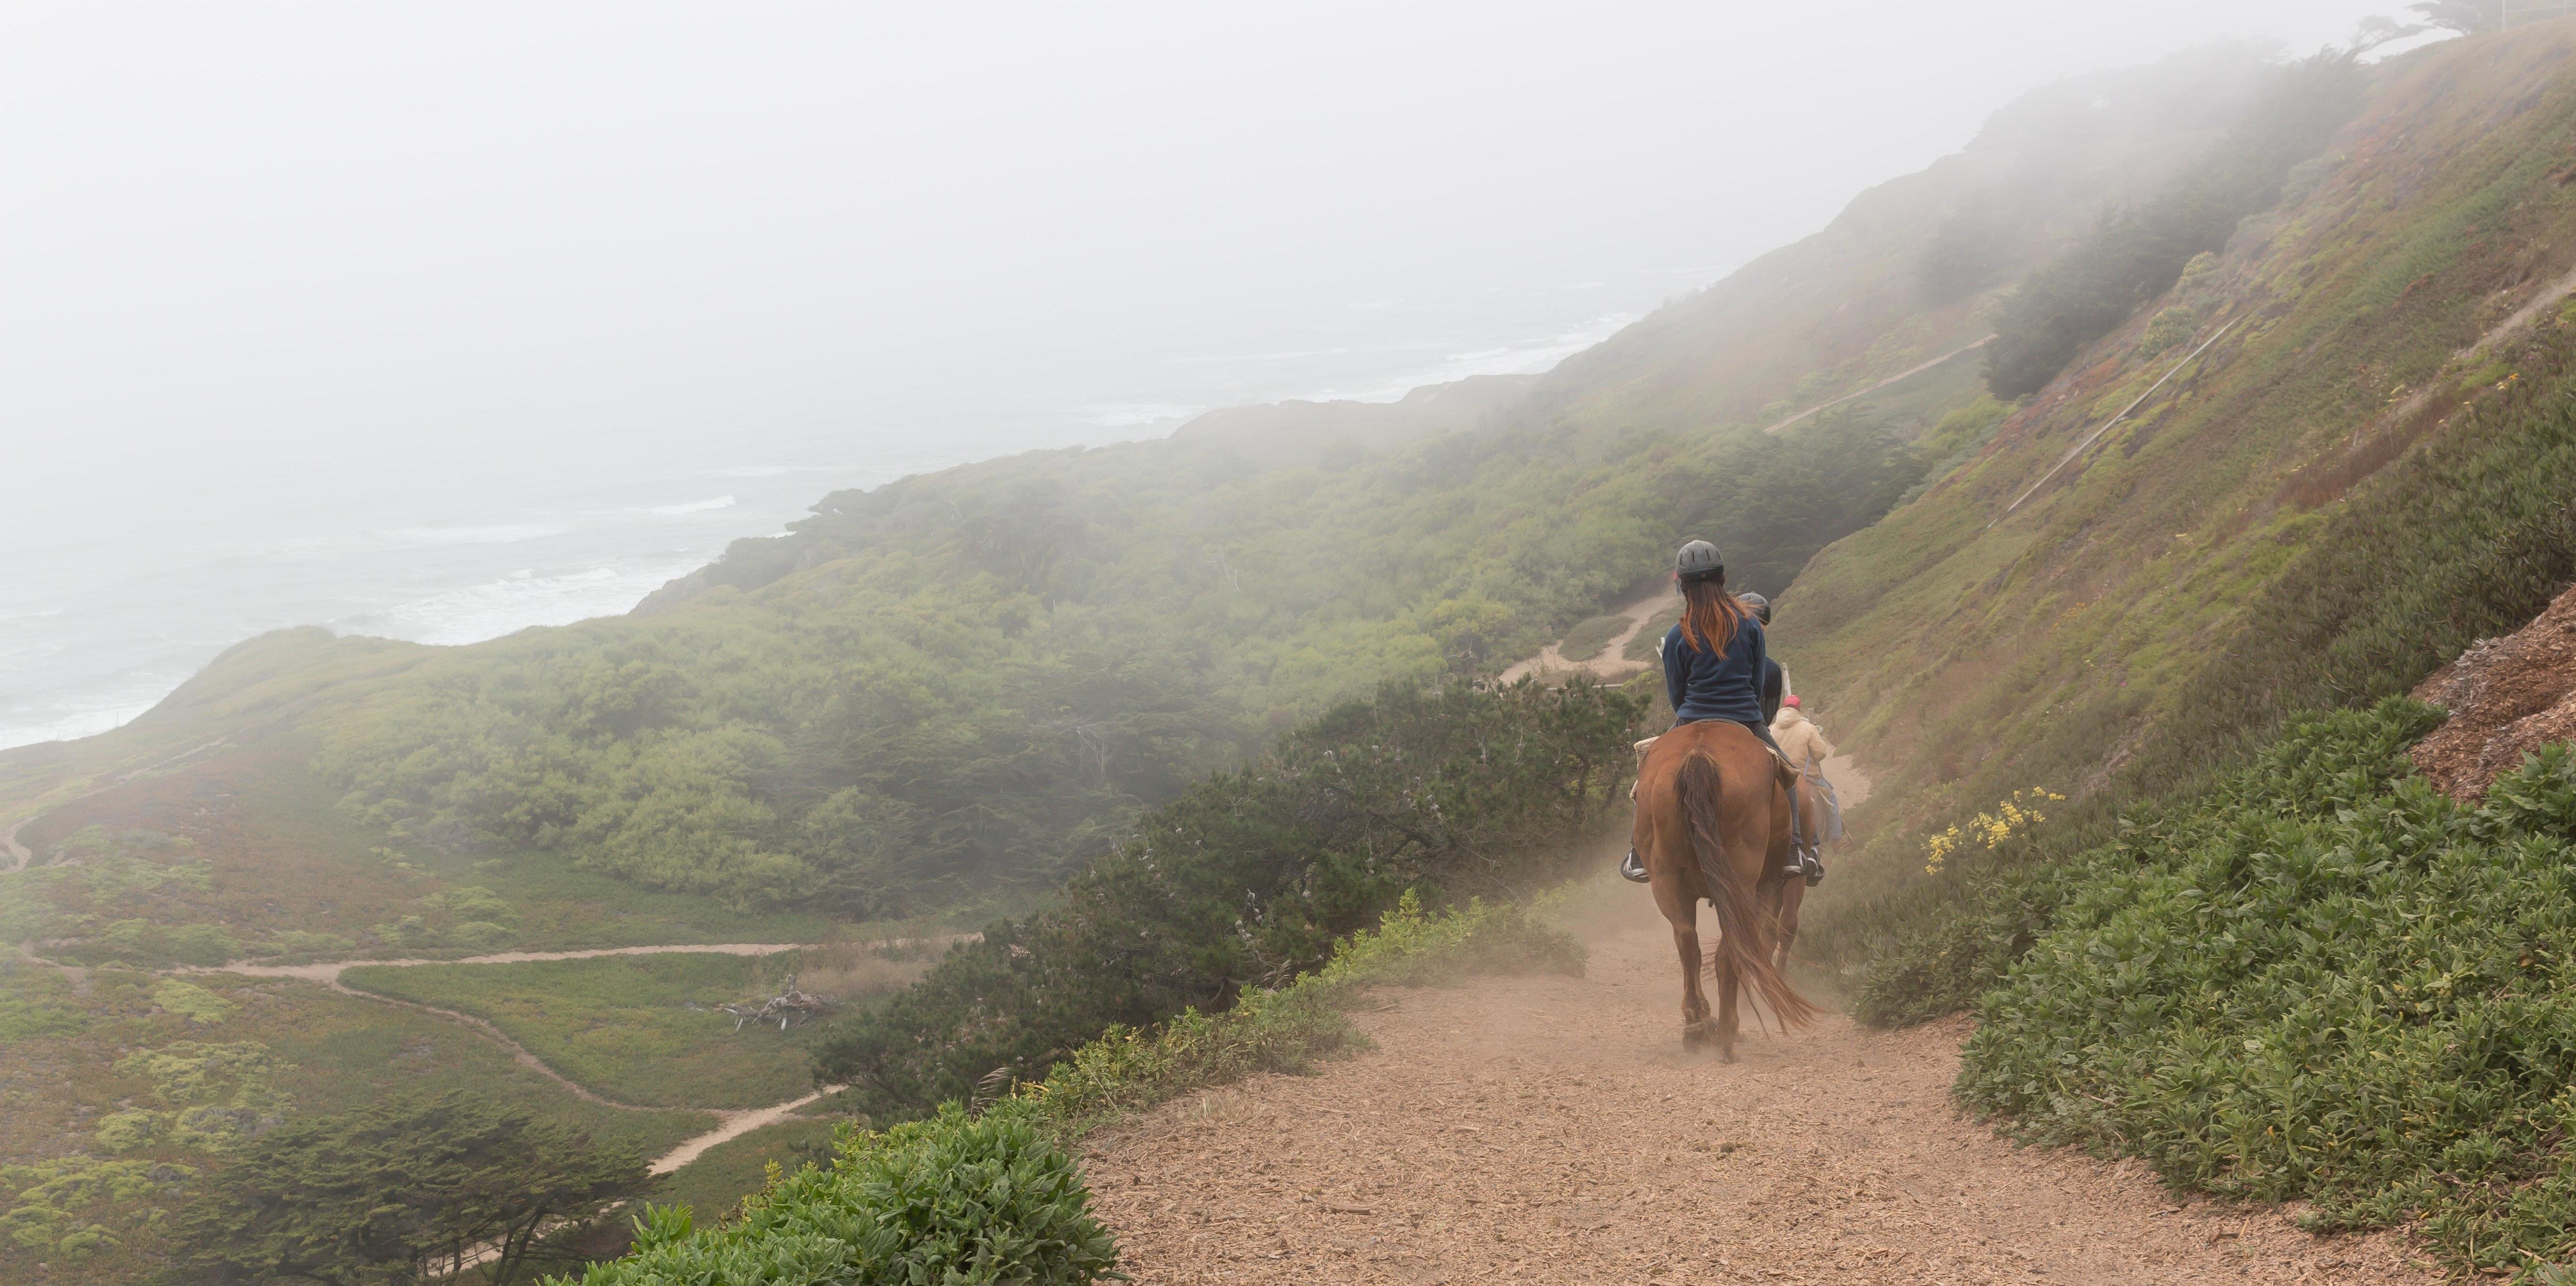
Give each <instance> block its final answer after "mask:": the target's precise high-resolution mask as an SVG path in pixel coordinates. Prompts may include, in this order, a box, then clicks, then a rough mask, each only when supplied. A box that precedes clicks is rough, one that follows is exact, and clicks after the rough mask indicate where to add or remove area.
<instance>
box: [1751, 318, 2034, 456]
mask: <svg viewBox="0 0 2576 1286" xmlns="http://www.w3.org/2000/svg"><path fill="white" fill-rule="evenodd" d="M1994 338H1995V337H1994V336H1992V335H1988V336H1986V337H1985V338H1984V339H1981V340H1978V341H1977V342H1976V343H1973V344H1970V345H1968V346H1967V347H1965V348H1954V349H1951V350H1950V351H1949V352H1946V353H1943V354H1941V355H1940V356H1939V357H1935V358H1933V359H1932V360H1931V361H1928V362H1925V363H1923V364H1922V365H1920V366H1915V367H1910V368H1908V369H1906V370H1902V371H1898V372H1897V373H1896V374H1894V375H1890V376H1888V377H1887V378H1886V379H1883V380H1880V381H1879V382H1877V383H1876V384H1872V385H1870V386H1869V387H1868V388H1865V389H1862V390H1861V391H1859V392H1857V393H1845V394H1843V395H1842V396H1841V397H1838V398H1835V399H1834V400H1833V401H1830V402H1818V403H1817V404H1815V405H1814V406H1811V407H1808V408H1807V409H1806V410H1803V411H1800V412H1798V413H1797V414H1796V415H1793V416H1790V417H1789V418H1788V419H1785V420H1782V421H1780V422H1779V423H1777V424H1774V425H1772V426H1771V427H1770V428H1767V429H1764V430H1762V431H1763V432H1765V433H1777V432H1779V431H1780V430H1782V429H1785V428H1787V427H1789V426H1790V425H1792V424H1795V423H1797V422H1798V421H1800V420H1803V419H1805V418H1807V417H1808V416H1810V415H1814V414H1815V413H1817V412H1818V411H1830V410H1832V409H1834V408H1835V407H1837V406H1841V405H1842V404H1843V403H1845V402H1848V401H1850V400H1852V399H1853V398H1856V397H1867V396H1869V395H1870V394H1872V393H1875V392H1877V391H1879V390H1880V389H1883V388H1886V387H1887V386H1888V385H1890V384H1901V383H1903V382H1905V381H1907V380H1910V379H1912V378H1914V377H1915V376H1917V375H1920V374H1922V373H1923V372H1925V371H1928V370H1931V369H1932V368H1933V367H1935V366H1939V365H1940V364H1941V363H1943V362H1946V361H1949V360H1950V359H1951V358H1953V357H1957V356H1959V355H1960V354H1962V353H1973V352H1975V351H1977V350H1978V349H1980V348H1984V347H1985V346H1986V345H1988V344H1991V343H1993V342H1994Z"/></svg>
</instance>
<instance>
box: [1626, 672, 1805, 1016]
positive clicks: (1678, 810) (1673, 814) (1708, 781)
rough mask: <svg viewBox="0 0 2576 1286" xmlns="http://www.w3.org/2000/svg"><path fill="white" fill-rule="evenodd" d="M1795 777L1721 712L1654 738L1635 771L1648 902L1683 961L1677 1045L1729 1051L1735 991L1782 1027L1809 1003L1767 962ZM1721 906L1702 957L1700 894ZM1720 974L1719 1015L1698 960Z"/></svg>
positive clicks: (1637, 833) (1637, 836) (1638, 840)
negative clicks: (1747, 994)
mask: <svg viewBox="0 0 2576 1286" xmlns="http://www.w3.org/2000/svg"><path fill="white" fill-rule="evenodd" d="M1792 781H1794V777H1793V776H1792V775H1790V774H1789V772H1788V770H1787V769H1786V768H1785V766H1784V765H1782V764H1781V763H1780V761H1779V759H1778V758H1777V757H1775V756H1774V755H1773V754H1772V753H1771V749H1770V747H1768V746H1765V745H1763V744H1762V741H1761V739H1760V738H1758V737H1755V736H1754V735H1753V732H1752V730H1751V729H1748V728H1746V727H1744V726H1743V725H1741V724H1736V723H1729V722H1727V721H1725V720H1722V719H1708V720H1702V721H1700V722H1698V723H1686V724H1683V725H1681V726H1680V727H1677V728H1675V729H1673V730H1672V731H1671V732H1667V733H1665V734H1664V735H1663V736H1661V737H1659V738H1657V739H1656V741H1655V744H1654V747H1653V748H1652V749H1651V750H1649V751H1647V752H1646V761H1645V763H1644V764H1642V765H1640V766H1639V767H1638V769H1637V821H1636V825H1635V829H1634V830H1633V831H1632V832H1631V838H1632V840H1633V842H1634V843H1635V844H1636V846H1637V853H1638V856H1640V857H1642V858H1643V859H1644V860H1645V863H1646V873H1647V876H1648V884H1649V886H1650V887H1651V888H1652V889H1653V890H1654V894H1655V905H1656V907H1657V908H1659V909H1660V910H1662V911H1663V913H1664V918H1665V919H1666V920H1669V921H1671V922H1672V926H1673V948H1674V949H1675V950H1676V951H1678V952H1679V953H1680V954H1681V963H1682V1044H1683V1046H1684V1047H1685V1048H1691V1049H1696V1048H1698V1047H1700V1046H1701V1045H1704V1044H1707V1043H1708V1042H1710V1041H1712V1040H1714V1041H1715V1042H1716V1043H1717V1052H1718V1057H1719V1058H1721V1059H1723V1060H1725V1061H1727V1062H1730V1063H1731V1062H1734V1061H1735V1037H1736V1033H1737V1031H1738V1029H1739V1020H1738V1016H1737V1014H1736V1007H1735V1001H1736V993H1737V992H1738V991H1739V990H1750V991H1752V992H1753V993H1755V994H1756V995H1757V996H1758V997H1759V998H1760V1000H1761V1003H1762V1005H1763V1006H1764V1007H1765V1008H1767V1009H1769V1010H1770V1011H1771V1015H1772V1016H1773V1017H1774V1018H1777V1019H1779V1020H1780V1022H1781V1023H1783V1024H1784V1025H1788V1026H1803V1025H1804V1024H1806V1023H1807V1022H1808V1021H1810V1020H1811V1019H1813V1018H1814V1017H1815V1016H1816V1008H1815V1006H1813V1005H1810V1004H1808V1003H1807V1001H1806V999H1805V998H1804V997H1802V996H1800V995H1799V994H1798V993H1797V992H1796V991H1795V990H1792V989H1791V988H1790V986H1789V982H1788V980H1787V979H1786V978H1783V977H1782V976H1781V974H1780V967H1779V965H1778V964H1777V963H1775V962H1774V960H1773V953H1772V949H1771V930H1772V927H1773V924H1774V920H1775V917H1774V914H1773V906H1774V905H1775V895H1776V894H1777V893H1778V892H1779V891H1780V888H1781V886H1782V885H1783V884H1785V883H1786V882H1787V881H1788V877H1787V876H1786V875H1784V874H1783V873H1782V871H1781V868H1782V867H1784V866H1786V865H1788V862H1789V795H1788V790H1787V787H1788V786H1789V785H1790V784H1791V783H1792ZM1703 898H1705V899H1707V900H1708V902H1709V903H1710V905H1712V906H1714V907H1715V908H1716V909H1717V931H1718V939H1717V949H1716V950H1715V951H1712V952H1710V953H1709V956H1708V959H1707V960H1706V961H1703V960H1702V958H1701V955H1700V946H1699V904H1700V900H1701V899H1703ZM1710 965H1713V966H1715V969H1716V973H1717V1018H1716V1020H1715V1021H1713V1022H1712V1021H1711V1020H1710V1018H1709V1012H1708V997H1707V995H1706V994H1705V993H1703V992H1702V991H1701V990H1700V985H1699V978H1700V971H1701V969H1702V968H1704V967H1707V966H1710Z"/></svg>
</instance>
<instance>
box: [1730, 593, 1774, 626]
mask: <svg viewBox="0 0 2576 1286" xmlns="http://www.w3.org/2000/svg"><path fill="white" fill-rule="evenodd" d="M1736 597H1737V598H1740V599H1742V600H1744V605H1745V606H1746V607H1749V608H1752V609H1753V619H1755V620H1757V621H1760V622H1762V623H1763V624H1765V625H1769V624H1770V623H1771V600H1770V599H1767V598H1764V597H1762V596H1761V595H1760V594H1756V593H1754V592H1752V591H1751V590H1746V591H1745V592H1743V593H1741V594H1738V595H1736Z"/></svg>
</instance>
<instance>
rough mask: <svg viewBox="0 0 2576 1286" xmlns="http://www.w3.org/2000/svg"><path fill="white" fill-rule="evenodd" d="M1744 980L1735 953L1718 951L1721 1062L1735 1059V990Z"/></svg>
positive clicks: (1718, 1053)
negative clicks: (1736, 962)
mask: <svg viewBox="0 0 2576 1286" xmlns="http://www.w3.org/2000/svg"><path fill="white" fill-rule="evenodd" d="M1742 981H1743V976H1742V974H1740V973H1739V972H1738V971H1737V969H1736V965H1735V953H1734V952H1732V951H1720V952H1718V953H1717V1061H1719V1062H1721V1063H1732V1062H1734V1061H1735V1031H1736V1024H1737V1017H1736V1012H1735V992H1736V989H1737V987H1738V985H1739V984H1740V983H1741V982H1742ZM1701 1012H1703V1013H1705V1012H1707V1010H1706V1009H1705V1008H1703V1009H1702V1010H1701Z"/></svg>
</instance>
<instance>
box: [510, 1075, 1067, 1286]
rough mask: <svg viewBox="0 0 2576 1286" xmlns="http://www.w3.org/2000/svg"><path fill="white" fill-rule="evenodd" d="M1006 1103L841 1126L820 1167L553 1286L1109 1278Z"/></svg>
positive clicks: (1020, 1108) (1042, 1283)
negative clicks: (712, 1222) (713, 1222)
mask: <svg viewBox="0 0 2576 1286" xmlns="http://www.w3.org/2000/svg"><path fill="white" fill-rule="evenodd" d="M1037 1115H1038V1112H1037V1111H1036V1110H1035V1109H1034V1108H1033V1107H1030V1106H1024V1105H1020V1104H1018V1103H1016V1102H1015V1103H1011V1104H1005V1105H1004V1106H1002V1107H1000V1108H998V1109H996V1110H994V1111H991V1112H987V1113H985V1114H983V1115H982V1116H970V1115H968V1114H967V1113H966V1112H965V1110H964V1109H962V1108H959V1107H957V1106H956V1105H954V1104H951V1105H950V1106H949V1107H948V1108H946V1109H945V1110H943V1111H942V1112H941V1113H940V1114H939V1115H938V1116H936V1117H933V1118H931V1119H929V1120H923V1121H915V1122H911V1123H909V1124H905V1125H898V1126H896V1127H894V1128H893V1129H891V1130H887V1131H885V1132H883V1133H868V1132H864V1131H860V1130H858V1129H856V1128H852V1127H845V1128H844V1130H843V1133H842V1134H841V1136H840V1138H839V1140H838V1147H839V1150H840V1156H839V1159H838V1160H837V1161H835V1162H834V1163H833V1166H832V1168H831V1169H829V1170H822V1169H817V1168H814V1167H810V1166H809V1167H807V1168H805V1169H802V1170H799V1171H797V1172H796V1173H795V1174H792V1175H788V1176H785V1177H783V1178H782V1179H780V1180H779V1182H778V1183H776V1184H774V1185H772V1186H771V1187H770V1188H769V1189H768V1190H767V1191H766V1192H764V1193H762V1194H761V1195H760V1196H759V1197H758V1198H755V1199H753V1200H752V1201H750V1202H747V1203H746V1204H745V1206H744V1209H743V1214H742V1217H741V1218H739V1219H738V1220H735V1221H734V1222H731V1223H728V1224H726V1225H725V1226H723V1227H721V1228H718V1229H714V1230H711V1231H708V1232H705V1233H698V1232H696V1231H695V1230H694V1228H693V1227H692V1221H691V1220H690V1219H689V1218H688V1216H686V1215H685V1214H680V1213H675V1212H671V1211H667V1210H652V1211H648V1217H647V1218H645V1219H640V1220H638V1221H637V1234H638V1235H637V1238H636V1245H635V1249H634V1251H633V1252H632V1253H630V1254H629V1255H628V1256H627V1257H626V1258H623V1259H619V1260H615V1261H612V1262H609V1263H605V1264H595V1265H593V1266H591V1268H590V1269H589V1271H587V1272H585V1273H584V1274H582V1275H581V1276H580V1277H579V1278H573V1279H567V1278H549V1279H548V1281H549V1282H550V1283H554V1284H556V1286H562V1284H564V1283H568V1282H572V1281H578V1282H579V1283H580V1286H714V1284H715V1283H722V1284H723V1286H760V1284H762V1283H778V1284H779V1286H786V1284H788V1283H795V1284H797V1286H809V1284H810V1286H880V1284H882V1286H929V1284H931V1283H938V1284H939V1286H951V1284H953V1286H968V1284H970V1283H973V1284H978V1286H980V1284H982V1283H994V1284H996V1286H999V1284H1001V1283H1012V1284H1014V1286H1068V1284H1071V1283H1080V1282H1092V1281H1098V1280H1100V1279H1101V1278H1103V1277H1108V1276H1114V1275H1115V1270H1116V1266H1117V1261H1118V1250H1117V1246H1116V1244H1115V1243H1114V1242H1112V1241H1111V1239H1110V1236H1109V1232H1108V1230H1107V1229H1105V1228H1103V1227H1101V1226H1100V1221H1099V1220H1097V1219H1094V1218H1092V1216H1091V1208H1090V1206H1091V1194H1090V1192H1089V1190H1088V1189H1086V1188H1085V1187H1084V1186H1083V1184H1082V1177H1081V1173H1080V1171H1079V1170H1078V1169H1076V1167H1075V1165H1074V1162H1073V1158H1071V1157H1070V1156H1067V1155H1066V1154H1065V1152H1064V1150H1063V1149H1061V1148H1059V1147H1057V1146H1056V1145H1055V1144H1054V1143H1052V1142H1050V1141H1049V1140H1048V1139H1047V1137H1046V1136H1045V1135H1044V1134H1043V1133H1041V1132H1040V1131H1039V1130H1038V1128H1037V1127H1036V1125H1035V1124H1033V1118H1035V1117H1036V1116H1037Z"/></svg>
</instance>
